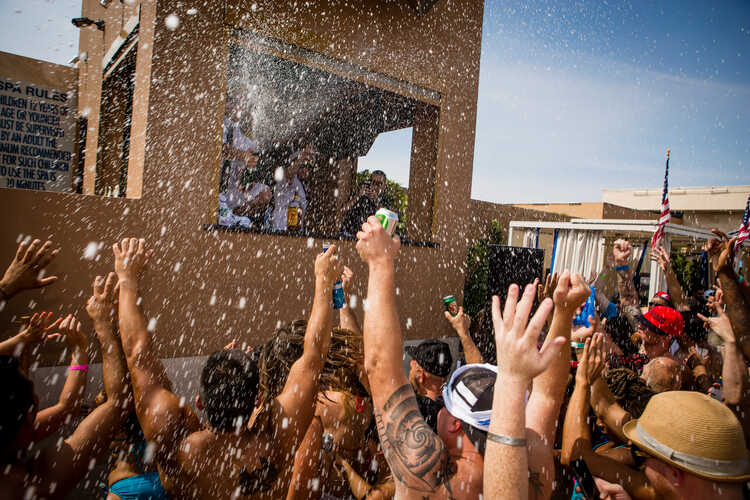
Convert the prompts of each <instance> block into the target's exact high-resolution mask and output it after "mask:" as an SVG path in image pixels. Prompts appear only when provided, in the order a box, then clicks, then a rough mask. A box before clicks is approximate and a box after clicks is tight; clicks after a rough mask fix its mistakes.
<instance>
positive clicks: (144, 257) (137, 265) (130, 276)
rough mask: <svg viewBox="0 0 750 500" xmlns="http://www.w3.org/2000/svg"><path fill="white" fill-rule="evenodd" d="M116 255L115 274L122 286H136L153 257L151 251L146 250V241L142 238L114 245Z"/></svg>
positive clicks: (126, 239)
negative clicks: (150, 258)
mask: <svg viewBox="0 0 750 500" xmlns="http://www.w3.org/2000/svg"><path fill="white" fill-rule="evenodd" d="M112 251H113V252H114V254H115V272H116V273H117V277H118V279H119V280H120V284H121V285H123V284H128V285H130V286H136V287H137V284H138V280H139V279H140V278H141V274H142V273H143V270H144V269H145V267H146V264H147V263H148V258H149V257H150V256H151V250H148V251H147V250H146V240H144V239H143V238H141V239H140V240H138V239H136V238H125V239H124V240H122V242H121V243H115V244H114V245H112Z"/></svg>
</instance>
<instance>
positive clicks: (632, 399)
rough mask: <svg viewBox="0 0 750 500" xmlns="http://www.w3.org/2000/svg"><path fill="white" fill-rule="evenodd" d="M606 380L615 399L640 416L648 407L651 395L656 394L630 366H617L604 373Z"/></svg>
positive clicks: (635, 415) (629, 411) (627, 409)
mask: <svg viewBox="0 0 750 500" xmlns="http://www.w3.org/2000/svg"><path fill="white" fill-rule="evenodd" d="M604 380H605V381H606V382H607V385H608V386H609V390H610V391H612V395H613V396H614V397H615V400H616V401H617V402H618V403H620V405H622V407H623V408H624V409H625V411H627V412H628V413H630V414H631V415H632V416H633V418H639V417H640V416H641V414H642V413H643V410H645V409H646V404H648V401H649V400H650V399H651V396H653V395H654V394H656V393H655V392H653V391H652V390H651V389H649V387H648V386H647V385H646V382H645V381H644V380H643V379H641V378H640V377H639V376H638V374H637V373H635V372H634V371H632V370H629V369H628V368H615V369H613V370H609V371H608V372H607V373H605V374H604Z"/></svg>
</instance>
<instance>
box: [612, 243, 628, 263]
mask: <svg viewBox="0 0 750 500" xmlns="http://www.w3.org/2000/svg"><path fill="white" fill-rule="evenodd" d="M632 255H633V245H631V244H630V242H629V241H628V240H623V239H619V240H617V241H615V246H614V248H613V249H612V257H614V260H615V265H616V266H626V265H628V264H630V257H631V256H632Z"/></svg>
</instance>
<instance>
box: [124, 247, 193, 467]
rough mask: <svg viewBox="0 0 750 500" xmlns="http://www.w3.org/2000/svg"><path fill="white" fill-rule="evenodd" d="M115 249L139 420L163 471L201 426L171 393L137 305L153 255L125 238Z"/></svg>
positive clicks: (126, 352)
mask: <svg viewBox="0 0 750 500" xmlns="http://www.w3.org/2000/svg"><path fill="white" fill-rule="evenodd" d="M112 249H113V251H114V254H115V272H116V273H117V277H118V279H119V287H120V293H119V324H120V336H121V338H122V347H123V350H124V352H125V358H126V360H127V365H128V370H129V371H130V378H131V382H132V384H133V395H134V397H135V411H136V415H137V416H138V422H139V423H140V424H141V428H142V429H143V435H144V436H145V438H146V440H147V441H149V442H152V443H155V445H156V449H155V457H156V460H157V461H158V462H159V463H160V464H161V465H162V467H164V466H166V467H170V466H171V465H174V459H175V455H176V453H177V451H178V446H176V443H179V442H180V441H181V440H182V438H184V437H185V436H186V435H188V434H189V433H191V432H193V431H195V430H197V429H198V428H199V422H198V419H197V417H196V416H195V415H194V414H193V412H192V410H191V409H190V407H189V406H186V405H180V401H179V398H177V396H175V395H174V394H173V393H172V387H171V384H170V383H169V378H168V377H167V373H166V371H165V369H164V365H163V364H162V362H161V360H160V359H159V358H158V356H157V354H156V349H155V347H154V344H153V340H152V338H151V334H150V333H149V331H148V329H147V326H146V319H145V318H144V317H143V313H142V312H141V310H140V307H139V306H138V302H139V300H138V298H139V297H138V295H139V284H140V283H139V282H140V278H141V274H142V273H143V270H144V268H145V266H146V262H147V260H148V257H149V255H150V253H151V252H150V251H149V252H147V251H146V242H145V240H143V239H141V240H137V239H135V238H129V239H128V238H126V239H124V240H123V241H122V243H119V244H118V243H115V244H114V245H113V247H112ZM167 473H168V474H169V473H170V472H169V471H168V472H167Z"/></svg>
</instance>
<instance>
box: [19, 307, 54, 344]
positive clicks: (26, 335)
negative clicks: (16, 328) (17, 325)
mask: <svg viewBox="0 0 750 500" xmlns="http://www.w3.org/2000/svg"><path fill="white" fill-rule="evenodd" d="M62 321H63V319H62V318H58V319H57V320H56V321H54V322H53V321H52V313H51V312H43V313H34V315H33V316H32V317H31V319H30V320H29V323H28V324H27V325H26V328H25V329H24V330H23V331H22V332H21V339H22V341H23V343H24V344H37V343H39V342H43V341H45V340H52V339H56V338H59V337H60V336H61V335H60V334H59V333H55V332H57V330H58V328H59V326H60V323H62Z"/></svg>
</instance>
